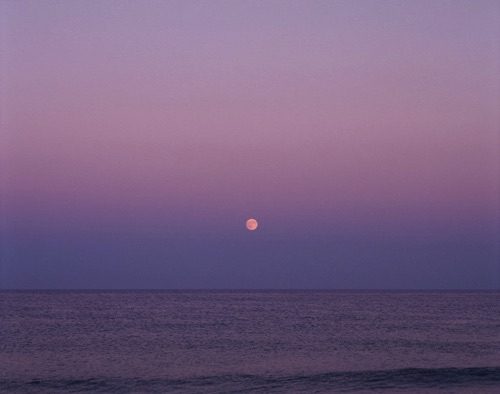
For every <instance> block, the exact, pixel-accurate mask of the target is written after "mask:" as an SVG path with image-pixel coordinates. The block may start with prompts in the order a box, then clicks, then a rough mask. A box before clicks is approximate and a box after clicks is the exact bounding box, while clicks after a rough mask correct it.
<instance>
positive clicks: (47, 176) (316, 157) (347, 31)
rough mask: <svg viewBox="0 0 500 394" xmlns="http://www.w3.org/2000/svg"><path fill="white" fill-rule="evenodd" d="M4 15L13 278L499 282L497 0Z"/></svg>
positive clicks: (79, 5) (182, 5) (20, 4)
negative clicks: (249, 224)
mask: <svg viewBox="0 0 500 394" xmlns="http://www.w3.org/2000/svg"><path fill="white" fill-rule="evenodd" d="M0 15H1V16H0V18H1V19H0V23H1V31H0V34H1V35H0V40H1V41H0V45H1V46H0V50H1V52H0V55H1V59H0V61H1V63H0V78H1V79H0V83H1V88H0V89H1V90H0V100H1V102H0V111H1V112H0V115H1V118H0V122H1V123H0V126H1V140H0V166H1V167H0V171H1V172H0V176H1V178H0V187H1V190H0V193H1V194H0V199H1V205H0V214H1V217H0V220H1V233H0V235H1V244H0V247H1V251H0V253H1V254H0V258H1V263H0V264H1V270H0V275H1V277H0V288H2V289H11V288H19V289H28V288H36V289H38V288H64V289H67V288H77V289H80V288H90V289H96V288H159V289H161V288H165V289H173V288H256V289H259V288H311V289H312V288H322V289H362V288H369V289H500V256H499V242H500V241H499V240H500V231H499V222H500V209H499V197H500V192H499V183H500V181H499V179H500V170H499V163H500V159H499V157H500V149H499V147H500V144H499V119H500V115H499V108H500V100H499V97H500V95H499V91H500V78H499V64H500V50H499V42H500V41H499V39H500V34H499V32H500V30H499V28H498V26H500V3H499V2H498V1H486V0H485V1H434V0H432V1H330V0H328V1H255V0H252V1H217V0H215V1H189V0H182V1H140V2H139V1H106V2H94V1H71V2H70V1H50V0H49V1H43V2H42V1H1V2H0ZM250 217H255V218H256V219H257V220H258V221H259V228H258V229H257V230H256V231H253V232H250V231H248V230H246V228H245V221H246V219H248V218H250Z"/></svg>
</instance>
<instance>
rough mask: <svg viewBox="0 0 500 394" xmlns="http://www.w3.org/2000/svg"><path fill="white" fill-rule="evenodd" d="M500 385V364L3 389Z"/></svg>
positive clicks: (14, 383) (60, 382)
mask: <svg viewBox="0 0 500 394" xmlns="http://www.w3.org/2000/svg"><path fill="white" fill-rule="evenodd" d="M446 388H448V389H454V390H456V391H458V390H459V389H464V390H466V391H473V389H476V390H487V389H488V388H491V389H493V388H495V389H497V390H498V389H499V388H500V367H480V368H404V369H393V370H378V371H344V372H328V373H321V374H309V375H307V374H300V375H245V374H225V375H213V376H192V377H186V378H178V379H172V378H152V379H143V378H89V379H30V380H9V379H0V391H1V392H39V393H44V392H51V393H52V392H106V393H114V392H116V393H121V392H178V393H181V392H185V393H188V392H202V393H212V392H213V393H223V392H299V391H303V392H311V391H314V392H331V391H335V392H362V391H381V392H382V391H383V392H386V391H398V392H400V391H420V390H425V391H427V392H429V391H432V390H441V389H446ZM476 390H474V391H476Z"/></svg>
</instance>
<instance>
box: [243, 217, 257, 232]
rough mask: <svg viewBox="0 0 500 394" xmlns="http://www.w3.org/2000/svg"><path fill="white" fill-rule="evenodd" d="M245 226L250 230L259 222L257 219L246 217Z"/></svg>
mask: <svg viewBox="0 0 500 394" xmlns="http://www.w3.org/2000/svg"><path fill="white" fill-rule="evenodd" d="M246 226H247V229H249V230H250V231H254V230H255V229H256V228H257V227H258V226H259V222H257V220H255V219H248V220H247V222H246Z"/></svg>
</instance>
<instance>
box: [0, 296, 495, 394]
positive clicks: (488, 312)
mask: <svg viewBox="0 0 500 394" xmlns="http://www.w3.org/2000/svg"><path fill="white" fill-rule="evenodd" d="M0 392H6V393H9V392H13V393H57V392H64V393H66V392H69V393H71V392H95V393H99V392H105V393H163V392H165V393H238V392H245V393H294V392H306V393H330V392H339V393H341V392H355V393H363V392H383V393H386V392H391V393H396V392H402V393H438V392H439V393H500V292H498V291H497V292H495V291H491V292H412V291H408V292H404V291H402V292H399V291H33V292H30V291H2V292H0Z"/></svg>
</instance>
